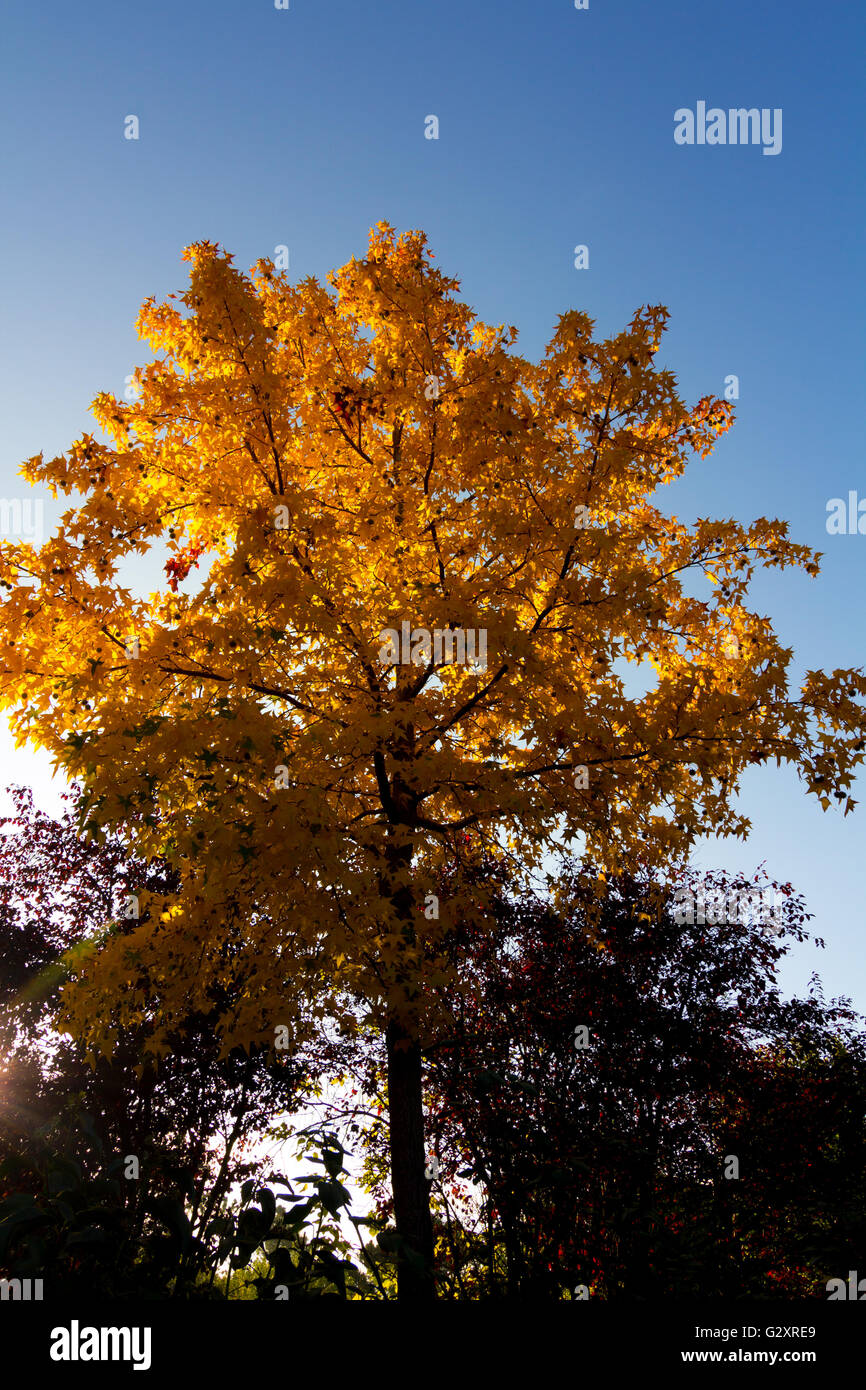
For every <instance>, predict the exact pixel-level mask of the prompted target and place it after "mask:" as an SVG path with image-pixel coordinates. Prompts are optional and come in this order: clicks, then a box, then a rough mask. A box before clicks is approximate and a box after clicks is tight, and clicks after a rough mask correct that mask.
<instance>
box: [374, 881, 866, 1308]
mask: <svg viewBox="0 0 866 1390" xmlns="http://www.w3.org/2000/svg"><path fill="white" fill-rule="evenodd" d="M681 887H682V888H684V889H685V888H687V889H688V891H689V892H691V893H692V894H693V895H694V896H696V897H697V898H698V899H699V900H704V901H706V903H707V904H708V906H707V910H706V913H705V914H703V915H705V916H706V918H707V920H706V921H702V920H698V918H699V917H700V916H701V915H702V914H701V913H700V912H695V913H692V921H691V922H689V921H683V920H682V917H683V914H682V913H679V912H678V910H677V905H676V902H675V900H674V898H673V896H672V894H671V892H670V890H667V891H664V892H662V893H661V894H660V891H659V885H658V884H657V883H655V882H654V881H653V880H652V879H651V878H644V879H642V880H630V879H621V880H617V881H616V882H612V883H610V884H609V886H608V890H607V892H606V893H605V896H604V899H603V906H602V912H601V915H600V917H599V916H597V915H596V913H595V911H594V904H595V903H596V902H597V883H596V881H595V878H594V875H593V874H591V873H589V872H587V871H584V872H583V873H579V872H578V873H576V872H574V871H573V872H572V875H571V876H570V878H569V880H568V882H567V884H566V885H564V892H563V897H564V898H567V899H568V901H569V903H570V908H569V911H568V912H567V913H562V912H559V911H556V910H554V909H553V908H552V907H551V906H550V905H549V904H546V903H543V902H540V901H538V900H537V899H535V898H533V897H532V896H530V895H526V894H520V895H514V894H511V893H509V892H507V891H506V888H507V885H503V887H502V894H501V898H500V901H499V906H498V928H497V930H496V931H495V932H494V933H491V934H488V935H485V936H484V937H479V936H478V935H477V933H474V932H473V931H472V930H471V929H470V930H468V931H467V932H466V933H465V934H463V935H462V936H461V938H460V940H459V941H458V942H456V943H455V949H456V950H457V951H458V952H459V958H460V960H461V969H462V971H463V974H464V978H465V979H467V980H468V988H466V989H464V990H462V991H456V990H451V991H449V1003H450V1007H451V1009H452V1026H451V1029H450V1030H449V1032H448V1033H447V1034H445V1035H444V1036H443V1037H442V1038H441V1039H440V1041H439V1042H438V1044H437V1045H436V1046H435V1047H434V1048H433V1049H432V1050H431V1051H430V1054H429V1058H428V1066H427V1073H426V1087H427V1089H426V1097H427V1102H428V1112H429V1113H428V1130H429V1143H430V1148H431V1153H435V1157H436V1159H437V1164H438V1173H437V1177H436V1180H435V1181H434V1183H433V1194H434V1200H435V1204H436V1209H437V1211H438V1213H439V1217H440V1225H439V1242H438V1256H439V1265H440V1271H441V1277H442V1281H443V1283H444V1284H446V1285H447V1286H448V1287H449V1288H450V1289H451V1290H452V1292H453V1294H454V1296H457V1297H488V1296H491V1295H492V1296H500V1295H503V1294H507V1295H509V1296H514V1297H524V1298H525V1297H539V1298H546V1299H557V1298H562V1297H564V1296H565V1297H567V1296H569V1295H570V1293H571V1292H572V1291H573V1290H574V1289H575V1288H576V1287H577V1286H578V1285H584V1286H585V1287H586V1288H587V1289H588V1290H591V1292H592V1295H593V1296H598V1297H602V1298H616V1297H630V1298H635V1297H637V1298H643V1297H651V1296H668V1297H671V1296H672V1297H708V1296H710V1297H712V1296H726V1297H734V1298H736V1297H744V1296H756V1297H764V1298H766V1297H780V1296H781V1297H803V1296H806V1295H813V1296H814V1295H818V1296H821V1297H826V1288H825V1286H826V1281H827V1279H828V1278H831V1277H836V1276H838V1275H839V1273H840V1271H843V1272H844V1271H847V1269H848V1268H849V1267H853V1266H854V1265H855V1264H856V1255H857V1251H858V1249H859V1248H860V1245H861V1244H862V1232H863V1223H864V1220H866V1185H864V1164H863V1152H864V1144H866V1122H864V1113H866V1111H864V1107H863V1103H862V1101H863V1087H864V1084H866V1067H864V1062H866V1053H864V1047H866V1031H864V1027H863V1024H864V1020H862V1019H859V1018H858V1016H857V1015H856V1014H855V1013H854V1012H853V1010H852V1009H851V1007H850V1005H849V1004H848V1003H846V1001H834V1002H832V1003H830V1004H825V1002H824V1000H823V998H822V995H821V991H820V988H819V987H818V985H817V984H816V983H815V982H813V987H812V989H811V991H810V993H809V994H808V996H807V997H805V998H802V999H792V1000H787V999H784V998H783V997H782V995H781V993H780V991H779V988H778V986H777V984H776V980H775V975H776V972H777V969H778V964H779V961H780V960H781V959H782V958H783V956H784V955H785V953H786V952H787V950H788V943H789V941H791V940H798V941H802V940H805V939H806V934H805V922H806V920H807V917H806V913H805V909H804V905H803V902H802V899H801V898H800V897H799V896H797V895H796V894H794V893H793V890H792V889H791V886H790V885H789V884H787V885H779V884H775V883H770V882H769V881H768V880H767V879H766V877H765V876H761V875H756V876H755V878H754V879H753V880H751V881H749V880H747V879H744V878H743V877H741V876H740V875H722V874H708V875H705V876H704V877H703V878H699V877H698V876H697V875H696V874H692V875H690V876H689V877H687V878H684V879H683V880H682V883H681ZM758 894H763V902H764V905H765V906H766V905H767V904H768V903H770V902H773V903H774V904H776V905H777V906H778V908H779V911H778V916H777V918H776V919H775V920H770V921H769V922H768V919H767V918H766V916H765V915H764V916H762V913H761V910H760V907H759V906H758V905H757V895H758ZM726 899H727V903H728V907H730V905H731V903H736V902H737V900H739V904H742V903H743V902H744V900H745V901H746V906H745V909H744V911H743V912H742V914H741V915H740V919H739V920H738V919H737V917H736V916H733V917H731V914H730V913H729V912H728V911H727V909H725V908H723V909H722V910H721V911H717V912H713V911H712V910H711V906H710V905H711V904H713V902H715V903H716V905H718V904H719V903H720V902H721V903H722V904H724V902H725V900H726ZM738 911H739V908H738V907H734V909H733V912H734V913H737V912H738ZM726 916H727V917H728V918H729V919H728V920H725V917H726ZM678 917H679V920H678ZM819 944H820V943H819ZM583 1030H585V1032H584V1031H583ZM368 1148H369V1159H368V1173H369V1176H370V1177H371V1178H372V1179H373V1190H374V1192H378V1193H380V1192H381V1186H382V1184H381V1179H382V1177H383V1175H384V1162H383V1160H384V1154H383V1151H382V1145H381V1140H380V1139H378V1138H377V1135H376V1133H375V1131H374V1132H373V1133H372V1134H371V1135H370V1136H369V1139H368ZM730 1158H735V1159H736V1163H737V1171H738V1176H736V1177H733V1176H731V1174H732V1173H733V1172H734V1171H735V1170H734V1169H733V1168H732V1167H731V1165H730V1163H729V1159H730ZM377 1178H378V1182H377V1181H376V1179H377Z"/></svg>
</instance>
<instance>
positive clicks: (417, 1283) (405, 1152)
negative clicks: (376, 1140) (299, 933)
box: [385, 1022, 435, 1302]
mask: <svg viewBox="0 0 866 1390" xmlns="http://www.w3.org/2000/svg"><path fill="white" fill-rule="evenodd" d="M385 1040H386V1043H387V1048H388V1112H389V1118H390V1123H391V1144H390V1148H391V1190H392V1192H393V1195H394V1220H395V1223H396V1226H397V1234H398V1235H399V1236H400V1237H401V1240H402V1242H403V1248H402V1249H401V1250H400V1252H399V1253H398V1257H397V1297H398V1299H399V1300H400V1302H404V1301H410V1300H411V1301H416V1302H417V1301H422V1300H427V1299H432V1298H435V1286H434V1283H433V1223H432V1221H431V1219H430V1189H429V1184H428V1182H427V1179H426V1178H425V1176H424V1168H425V1165H426V1160H425V1156H424V1109H423V1098H422V1089H421V1083H422V1066H421V1049H420V1047H419V1045H418V1043H417V1042H415V1041H414V1040H413V1039H412V1038H410V1036H409V1034H408V1033H407V1032H406V1031H405V1029H403V1028H402V1027H401V1026H400V1025H399V1024H398V1023H396V1022H391V1023H389V1025H388V1028H387V1030H386V1034H385ZM401 1043H402V1044H403V1046H402V1047H400V1046H398V1044H401Z"/></svg>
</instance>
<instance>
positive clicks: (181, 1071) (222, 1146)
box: [0, 786, 318, 1292]
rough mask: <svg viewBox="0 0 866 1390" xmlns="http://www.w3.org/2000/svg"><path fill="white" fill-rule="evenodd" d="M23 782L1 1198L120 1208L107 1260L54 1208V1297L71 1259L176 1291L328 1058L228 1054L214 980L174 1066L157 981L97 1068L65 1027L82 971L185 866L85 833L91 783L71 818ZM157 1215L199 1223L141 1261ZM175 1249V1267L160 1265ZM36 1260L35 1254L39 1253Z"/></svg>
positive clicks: (0, 1071) (11, 845)
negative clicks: (62, 997)
mask: <svg viewBox="0 0 866 1390" xmlns="http://www.w3.org/2000/svg"><path fill="white" fill-rule="evenodd" d="M8 790H9V792H10V794H11V797H12V800H13V804H14V814H13V815H11V816H4V817H2V818H0V830H2V832H3V833H2V835H0V1040H2V1051H3V1056H2V1065H0V1079H2V1086H0V1198H5V1199H7V1200H8V1199H9V1198H10V1197H18V1196H19V1195H20V1197H21V1198H22V1200H23V1198H24V1197H25V1196H26V1197H27V1198H28V1199H29V1202H30V1204H31V1208H30V1210H31V1215H32V1207H33V1204H34V1203H36V1200H37V1198H36V1193H37V1191H39V1190H40V1189H41V1188H42V1187H43V1186H44V1187H45V1191H46V1192H47V1193H48V1194H49V1205H50V1203H51V1202H52V1201H53V1199H54V1198H56V1197H57V1193H58V1190H63V1191H66V1192H68V1193H73V1192H74V1193H76V1194H77V1196H78V1197H80V1199H81V1200H80V1202H79V1205H80V1207H81V1210H82V1211H83V1213H84V1228H88V1220H87V1213H88V1211H92V1210H93V1209H94V1208H95V1207H96V1205H97V1202H98V1201H101V1200H104V1201H105V1202H106V1206H105V1221H106V1226H105V1227H104V1228H103V1229H102V1230H101V1232H97V1233H95V1234H94V1233H93V1232H91V1235H90V1237H88V1238H87V1240H86V1241H85V1242H84V1243H85V1245H86V1247H87V1248H86V1250H85V1251H84V1253H86V1254H89V1255H91V1256H93V1258H94V1261H95V1266H94V1265H93V1264H91V1265H87V1264H85V1265H84V1266H83V1267H82V1266H81V1255H82V1249H81V1248H80V1245H79V1244H77V1243H76V1242H77V1241H78V1238H79V1237H80V1236H81V1230H79V1229H78V1228H77V1227H76V1226H75V1225H74V1224H73V1225H72V1226H69V1225H68V1224H66V1225H64V1223H63V1222H62V1221H61V1222H57V1221H56V1220H52V1219H51V1217H50V1215H49V1214H46V1213H45V1212H43V1214H42V1215H43V1217H44V1220H43V1221H42V1222H41V1223H40V1224H39V1226H38V1228H37V1229H38V1233H39V1234H38V1240H39V1244H40V1245H41V1247H42V1248H43V1251H44V1259H45V1267H44V1268H43V1267H42V1266H38V1267H36V1268H35V1269H34V1270H33V1271H31V1272H35V1273H36V1274H37V1275H38V1276H41V1275H42V1274H43V1273H45V1275H46V1276H47V1277H48V1278H49V1279H50V1280H51V1286H52V1287H53V1288H55V1290H56V1289H57V1288H58V1286H59V1284H58V1281H60V1283H63V1282H64V1281H65V1283H66V1285H67V1286H68V1287H75V1285H74V1284H72V1285H70V1279H71V1278H72V1275H71V1273H70V1269H69V1268H68V1266H67V1259H66V1256H67V1254H68V1255H69V1258H70V1259H71V1261H72V1263H73V1265H75V1266H76V1269H77V1272H76V1275H75V1278H76V1279H77V1281H78V1282H77V1287H79V1288H82V1287H83V1288H88V1287H96V1285H95V1284H94V1283H93V1280H94V1278H95V1276H96V1273H97V1267H98V1273H99V1274H100V1276H104V1278H105V1280H106V1281H107V1282H106V1283H105V1287H106V1288H107V1289H109V1290H110V1289H112V1288H114V1289H117V1290H119V1289H120V1288H122V1287H127V1288H129V1287H130V1283H131V1285H132V1286H133V1287H134V1288H145V1289H147V1287H148V1286H147V1278H148V1277H150V1278H151V1279H157V1277H158V1270H161V1272H162V1274H163V1275H164V1283H165V1286H168V1285H169V1284H171V1285H172V1286H173V1287H174V1290H175V1292H177V1290H178V1289H179V1288H180V1287H182V1286H184V1285H187V1284H190V1283H193V1282H195V1280H196V1278H197V1277H198V1275H199V1273H200V1266H199V1265H197V1264H196V1258H197V1255H198V1254H200V1252H201V1249H202V1248H203V1247H202V1237H203V1235H204V1233H205V1232H206V1231H207V1229H208V1228H209V1226H210V1224H211V1223H212V1221H213V1219H214V1218H215V1216H216V1214H217V1213H218V1212H219V1211H220V1208H221V1205H222V1203H223V1200H224V1198H225V1196H226V1194H227V1193H228V1192H229V1190H230V1188H231V1186H232V1185H233V1184H234V1183H236V1182H237V1181H239V1180H240V1179H241V1178H245V1177H246V1176H247V1175H248V1173H249V1172H250V1171H251V1168H250V1165H249V1164H248V1163H247V1162H246V1161H245V1158H244V1155H243V1152H242V1151H243V1148H244V1145H245V1144H246V1143H247V1142H248V1141H249V1140H250V1139H251V1138H252V1137H253V1136H256V1135H257V1134H259V1133H261V1132H262V1131H263V1130H264V1129H266V1128H267V1127H268V1125H269V1124H270V1123H271V1121H272V1119H273V1116H274V1114H275V1112H276V1113H279V1112H281V1111H286V1110H289V1111H291V1110H294V1109H295V1108H297V1107H298V1106H299V1105H300V1103H301V1101H302V1099H303V1098H304V1097H305V1096H306V1095H307V1094H309V1091H310V1089H311V1088H313V1087H314V1086H315V1085H316V1082H317V1080H318V1074H317V1071H316V1064H315V1060H314V1059H313V1058H312V1057H311V1056H310V1055H309V1054H308V1055H306V1056H305V1057H304V1058H303V1059H301V1058H298V1057H291V1058H289V1057H285V1056H283V1057H282V1058H281V1059H276V1058H275V1057H274V1056H273V1054H272V1052H270V1051H268V1052H267V1053H264V1052H263V1051H262V1050H261V1049H259V1050H256V1051H253V1052H252V1053H251V1054H250V1055H247V1054H246V1053H244V1051H243V1050H242V1049H240V1048H234V1049H233V1050H232V1051H231V1052H229V1053H228V1054H227V1055H225V1056H221V1055H220V1052H221V1049H220V1044H219V1035H218V1023H219V1018H220V1015H221V1012H222V1011H224V1010H225V1008H226V1007H227V1000H226V997H225V995H224V994H221V993H220V992H219V991H218V990H217V989H215V988H213V987H211V991H210V998H209V1004H208V1007H206V1008H202V1009H200V1010H199V1011H198V1012H197V1013H194V1014H189V1015H187V1016H186V1017H185V1018H183V1019H182V1020H179V1021H178V1024H177V1026H176V1027H175V1028H174V1029H173V1031H172V1033H171V1034H170V1050H169V1052H168V1054H167V1055H166V1056H164V1057H163V1058H161V1059H159V1060H156V1059H154V1058H152V1057H149V1056H148V1054H147V1048H148V1043H149V1040H150V1037H151V1035H152V1031H153V1017H154V1013H155V996H156V994H157V991H156V989H155V988H154V987H153V985H151V986H150V989H149V990H148V993H149V995H150V996H151V1004H150V1006H149V1007H148V1008H147V1009H146V1010H144V1011H143V1013H142V1016H141V1017H140V1018H139V1019H138V1020H137V1021H136V1022H128V1023H127V1024H126V1025H124V1026H123V1027H121V1028H120V1029H118V1032H117V1035H116V1037H115V1040H114V1047H113V1050H112V1054H111V1056H110V1057H106V1056H104V1055H99V1056H96V1057H92V1058H91V1059H90V1064H89V1065H88V1060H87V1058H86V1057H85V1056H84V1055H83V1049H82V1047H81V1046H80V1045H79V1044H77V1043H75V1041H74V1040H72V1039H70V1038H68V1037H64V1038H58V1037H57V1035H56V1034H52V1032H51V1029H50V1023H51V1014H52V1011H53V1009H54V1007H55V1005H56V996H57V993H58V990H59V988H60V986H61V984H62V982H63V980H64V978H65V976H66V975H67V973H68V972H70V971H73V972H75V971H77V970H80V969H81V968H82V962H85V961H86V959H87V953H88V951H92V950H93V949H94V947H95V945H96V943H98V941H99V939H100V937H101V936H103V934H104V933H105V931H106V929H109V930H113V931H117V932H123V931H130V930H131V929H132V928H133V926H134V924H135V918H134V917H133V916H131V914H130V907H131V905H132V904H135V903H136V902H137V901H138V897H139V895H140V894H141V893H142V891H143V890H144V889H145V888H147V889H149V890H150V891H151V892H154V891H156V892H159V891H162V890H164V889H167V887H168V886H169V883H170V879H171V872H172V871H171V870H170V869H169V868H168V867H167V866H165V865H163V864H160V863H159V862H158V861H152V862H151V863H149V864H145V863H142V862H137V861H136V860H135V859H133V858H131V857H130V856H129V854H128V853H127V851H126V849H125V847H124V845H123V844H122V843H121V842H120V841H119V840H118V839H117V838H116V837H110V838H109V839H107V840H106V842H105V843H103V844H96V843H93V842H92V841H91V842H88V841H87V840H85V839H83V838H82V837H81V836H80V835H79V834H78V833H77V831H76V828H75V822H76V819H77V815H76V808H77V806H78V804H79V803H80V799H81V798H80V792H79V789H78V788H77V787H74V786H73V788H72V790H71V792H70V793H68V794H67V795H66V798H65V799H66V801H67V803H68V805H67V807H66V809H65V810H64V812H63V815H62V816H61V817H59V818H54V817H52V816H49V815H47V814H45V813H44V812H42V811H39V810H38V809H36V808H34V806H33V800H32V795H31V794H30V792H29V791H27V790H26V789H25V788H21V787H17V788H10V789H8ZM145 983H146V982H145ZM130 1159H133V1160H134V1164H133V1165H132V1166H130V1163H129V1160H130ZM133 1169H134V1171H133ZM58 1173H59V1175H60V1177H58ZM60 1178H62V1179H63V1181H64V1183H65V1186H64V1188H62V1189H58V1187H57V1186H56V1183H57V1181H59V1180H60ZM130 1178H131V1180H129V1179H130ZM124 1179H127V1180H124ZM52 1184H54V1185H52ZM61 1207H62V1203H61ZM24 1211H25V1213H26V1211H27V1208H26V1207H25V1208H24ZM158 1211H162V1213H163V1216H165V1213H166V1211H168V1212H170V1214H171V1220H172V1222H173V1225H174V1235H175V1236H177V1232H178V1231H179V1230H181V1229H182V1228H186V1227H188V1235H189V1239H188V1240H187V1241H186V1243H185V1244H184V1243H182V1242H179V1241H178V1240H177V1239H175V1240H172V1239H171V1237H169V1238H167V1239H163V1235H160V1237H159V1241H161V1242H162V1244H161V1245H159V1243H158V1247H159V1248H158V1249H157V1248H154V1249H152V1250H150V1252H149V1255H148V1256H147V1257H146V1258H145V1259H144V1261H143V1263H142V1265H141V1267H140V1268H139V1267H137V1264H138V1262H137V1261H136V1259H135V1254H136V1252H137V1251H138V1250H139V1249H140V1248H141V1247H142V1245H143V1244H144V1243H145V1228H146V1227H147V1226H152V1222H153V1217H154V1213H155V1212H158ZM56 1216H57V1213H56V1212H54V1217H56ZM90 1226H91V1227H92V1222H90ZM53 1227H56V1230H55V1239H54V1240H53V1241H49V1240H48V1239H47V1236H46V1230H47V1229H51V1228H53ZM109 1230H110V1232H111V1234H110V1235H109V1234H108V1232H109ZM163 1234H164V1233H163ZM73 1238H74V1239H73ZM69 1239H72V1245H71V1246H70V1247H69V1249H68V1250H67V1248H66V1242H67V1241H68V1240H69ZM160 1249H161V1250H162V1252H163V1254H164V1255H165V1256H166V1261H161V1259H157V1258H156V1256H157V1254H158V1253H159V1250H160ZM37 1253H38V1247H37V1251H36V1253H34V1251H33V1250H32V1249H31V1250H30V1251H29V1255H30V1256H31V1258H34V1259H35V1258H36V1254H37ZM2 1260H3V1255H2V1253H0V1263H2ZM160 1286H162V1285H160ZM100 1287H102V1283H100ZM150 1292H153V1289H152V1287H151V1289H150Z"/></svg>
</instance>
